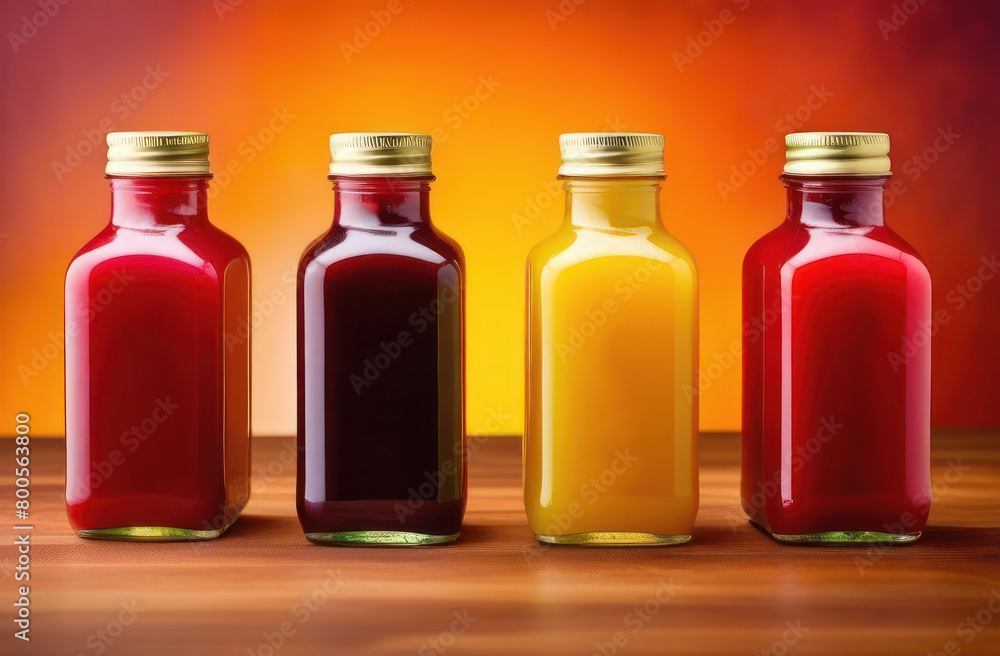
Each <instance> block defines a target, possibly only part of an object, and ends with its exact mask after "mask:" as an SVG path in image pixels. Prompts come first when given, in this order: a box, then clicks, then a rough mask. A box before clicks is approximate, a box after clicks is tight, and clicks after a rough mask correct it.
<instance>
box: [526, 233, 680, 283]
mask: <svg viewBox="0 0 1000 656" xmlns="http://www.w3.org/2000/svg"><path fill="white" fill-rule="evenodd" d="M621 257H636V258H643V259H649V260H655V261H660V262H664V263H670V264H671V265H672V266H674V267H681V268H686V269H689V270H690V271H691V272H692V273H694V272H695V271H696V268H697V267H696V265H695V260H694V256H693V255H692V254H691V251H690V250H689V249H688V248H687V247H686V246H684V244H682V243H681V242H680V241H679V240H678V239H677V238H676V237H674V236H673V235H671V234H670V233H669V232H667V231H666V230H663V229H653V230H651V231H649V232H646V233H625V232H619V231H606V230H595V229H591V228H575V229H574V228H565V227H564V228H561V229H560V230H558V231H557V232H555V233H554V234H552V235H550V236H549V237H547V238H545V239H543V240H542V241H541V242H539V243H538V244H537V245H536V246H535V247H534V248H532V249H531V251H530V253H529V255H528V263H529V266H530V267H531V268H532V269H534V270H539V271H540V270H541V269H544V268H549V269H553V268H558V269H565V268H568V267H570V266H573V265H575V264H579V263H582V262H586V261H590V260H598V259H605V258H621Z"/></svg>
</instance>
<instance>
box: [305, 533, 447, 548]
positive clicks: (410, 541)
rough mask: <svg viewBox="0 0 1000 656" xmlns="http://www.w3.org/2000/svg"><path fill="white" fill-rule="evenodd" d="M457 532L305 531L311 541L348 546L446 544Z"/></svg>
mask: <svg viewBox="0 0 1000 656" xmlns="http://www.w3.org/2000/svg"><path fill="white" fill-rule="evenodd" d="M459 535H460V534H459V533H452V534H451V535H429V534H427V533H410V532H408V531H340V532H337V533H306V539H308V540H309V541H311V542H316V543H320V544H331V545H337V544H340V545H349V546H355V547H359V546H376V547H377V546H389V547H392V546H401V547H407V546H409V547H421V546H428V545H433V544H446V543H448V542H454V541H455V540H457V539H458V536H459Z"/></svg>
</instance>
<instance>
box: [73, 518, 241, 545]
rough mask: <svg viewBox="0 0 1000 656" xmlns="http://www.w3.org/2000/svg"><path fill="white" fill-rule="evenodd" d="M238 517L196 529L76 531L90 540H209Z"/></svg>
mask: <svg viewBox="0 0 1000 656" xmlns="http://www.w3.org/2000/svg"><path fill="white" fill-rule="evenodd" d="M238 518H239V513H237V514H236V515H234V516H233V518H232V519H230V520H229V522H228V523H227V524H226V525H225V526H223V527H222V528H218V529H211V530H208V531H197V530H195V529H190V528H172V527H169V526H120V527H117V528H85V529H80V530H78V531H77V532H76V534H77V535H79V536H80V537H81V538H89V539H91V540H125V541H131V542H183V541H185V540H211V539H213V538H217V537H219V536H220V535H222V534H223V533H225V532H226V529H228V528H229V527H230V526H232V525H233V522H235V521H236V520H237V519H238Z"/></svg>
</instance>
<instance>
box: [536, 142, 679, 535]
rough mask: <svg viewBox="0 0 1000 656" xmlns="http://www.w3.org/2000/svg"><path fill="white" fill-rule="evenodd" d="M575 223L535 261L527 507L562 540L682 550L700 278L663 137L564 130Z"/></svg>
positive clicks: (565, 171)
mask: <svg viewBox="0 0 1000 656" xmlns="http://www.w3.org/2000/svg"><path fill="white" fill-rule="evenodd" d="M559 141H560V149H561V151H562V166H561V167H560V169H559V173H560V176H559V177H560V179H561V180H563V187H564V189H565V191H566V215H565V219H564V222H563V225H562V227H561V228H560V229H559V230H558V231H557V232H556V233H555V234H553V235H552V236H551V237H549V238H547V239H546V240H544V241H542V242H541V243H540V244H538V245H537V246H536V247H535V248H534V249H533V250H532V251H531V254H530V255H529V257H528V267H527V269H528V270H527V279H528V289H527V297H528V303H527V357H526V397H527V398H526V406H527V410H526V422H525V424H526V425H525V437H524V502H525V509H526V511H527V515H528V522H529V524H530V526H531V530H532V531H533V532H534V534H535V537H536V538H537V539H538V540H540V541H543V542H548V543H555V544H584V545H629V544H648V545H660V544H676V543H681V542H686V541H687V540H688V539H689V538H690V535H691V527H692V525H693V523H694V518H695V514H696V512H697V509H698V468H697V458H698V456H697V431H698V407H697V396H696V395H695V394H694V392H693V386H694V381H695V370H696V368H697V352H698V329H697V326H698V301H697V297H698V282H697V272H696V269H695V264H694V259H693V258H692V256H691V254H690V253H689V252H688V250H687V249H686V248H685V247H684V246H683V245H681V243H680V242H679V241H677V239H675V238H674V237H673V236H672V235H670V234H669V233H668V232H667V231H666V230H665V229H664V227H663V225H662V223H661V219H660V202H659V201H660V198H659V195H660V187H661V184H662V182H663V180H664V178H665V175H664V172H663V137H662V136H661V135H658V134H603V133H595V134H564V135H562V137H560V140H559Z"/></svg>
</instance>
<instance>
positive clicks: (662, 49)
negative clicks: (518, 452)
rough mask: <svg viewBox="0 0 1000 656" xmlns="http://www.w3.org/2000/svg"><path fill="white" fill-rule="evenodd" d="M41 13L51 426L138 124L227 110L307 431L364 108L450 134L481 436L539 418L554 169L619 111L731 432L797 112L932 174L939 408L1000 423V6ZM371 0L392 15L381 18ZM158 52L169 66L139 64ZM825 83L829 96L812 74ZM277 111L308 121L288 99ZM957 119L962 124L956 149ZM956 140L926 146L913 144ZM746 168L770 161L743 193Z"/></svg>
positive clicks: (7, 185) (25, 265)
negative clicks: (300, 372)
mask: <svg viewBox="0 0 1000 656" xmlns="http://www.w3.org/2000/svg"><path fill="white" fill-rule="evenodd" d="M577 1H578V2H579V1H580V0H577ZM53 4H54V2H53ZM894 5H895V8H894ZM901 5H906V6H907V8H909V9H911V10H912V9H913V8H914V7H919V8H918V9H917V10H916V11H915V13H913V15H912V16H910V15H909V14H907V13H906V12H905V11H904V9H903V8H902V6H901ZM390 9H394V10H396V13H392V12H391V11H390ZM40 11H41V9H39V4H38V2H37V0H23V1H21V0H18V1H7V2H4V3H3V6H2V9H0V26H2V28H3V31H4V32H5V33H6V34H7V36H6V38H5V43H4V45H3V47H4V48H6V52H4V54H3V55H2V58H3V67H2V73H0V74H2V94H3V102H2V108H3V109H2V111H3V116H2V126H0V130H2V136H3V139H2V142H0V143H2V145H3V150H2V153H3V157H2V158H0V173H2V174H0V184H2V189H0V199H2V206H0V210H2V212H0V234H2V241H0V294H2V308H3V320H2V328H0V330H2V334H0V363H2V379H0V380H2V392H3V393H2V395H0V417H3V418H4V419H3V420H2V421H4V422H7V425H8V426H12V422H13V415H14V414H15V413H16V412H22V411H23V412H29V413H31V415H32V417H33V420H34V422H33V431H34V432H35V433H36V434H39V435H41V434H43V433H48V434H61V433H62V430H63V378H62V375H63V374H62V353H61V350H60V348H59V343H60V342H61V338H60V336H59V333H60V331H62V329H63V328H62V321H63V318H62V305H61V299H62V285H63V276H64V273H65V269H66V266H67V264H68V263H69V261H70V259H71V258H72V257H73V255H74V253H75V252H76V251H77V249H78V248H80V247H81V246H82V245H83V244H84V243H85V242H86V241H87V240H88V239H89V238H90V237H91V236H92V235H94V234H95V233H97V232H98V231H99V230H100V229H101V227H102V226H103V225H104V224H105V223H106V222H107V220H108V211H109V192H108V188H107V183H106V181H105V180H104V179H103V170H104V164H105V154H106V148H105V146H104V144H103V133H104V132H106V131H107V130H108V129H111V126H112V125H113V129H115V130H154V129H155V130H162V129H178V130H198V131H206V132H209V133H211V138H212V142H211V147H212V164H213V170H215V171H216V172H217V173H218V172H220V171H223V170H226V167H227V166H228V167H231V168H230V170H231V171H236V173H235V174H232V175H228V176H222V175H218V176H217V179H216V185H215V186H216V192H215V193H216V195H215V197H214V198H213V200H212V202H211V205H210V214H211V216H212V218H213V221H214V222H215V223H216V224H218V225H219V226H221V227H222V228H223V229H224V230H226V231H227V232H229V233H230V234H232V235H234V236H235V237H237V238H238V239H239V240H240V241H241V242H242V243H243V244H244V245H245V246H246V247H247V249H248V250H249V251H250V254H251V258H252V260H253V295H254V298H255V299H256V300H257V301H258V303H263V302H264V301H265V299H272V298H277V299H280V300H278V301H277V302H273V301H272V304H273V307H271V308H268V307H267V306H266V304H265V305H258V309H260V310H261V321H260V323H259V326H258V327H257V329H256V331H255V333H254V343H253V358H254V360H253V402H254V418H253V419H254V422H253V423H254V430H255V432H256V433H258V434H269V433H283V434H287V433H292V432H294V430H295V412H294V408H295V331H294V328H295V326H294V324H295V313H294V297H293V294H292V292H293V289H292V288H291V287H290V286H289V285H288V284H287V280H288V275H287V274H288V272H291V271H293V270H294V267H295V266H296V263H297V262H298V259H299V256H300V255H301V253H302V251H303V249H304V248H305V246H306V245H307V244H308V243H309V242H310V241H311V240H312V239H313V238H314V237H316V236H317V235H319V234H320V233H322V232H323V231H325V230H326V229H327V227H328V225H329V223H330V220H331V215H332V194H331V191H330V185H329V183H328V181H327V180H326V165H327V162H328V158H329V153H328V150H327V139H328V136H329V135H330V133H332V132H354V131H413V132H426V133H431V134H434V136H435V137H436V145H435V149H434V169H435V173H436V174H437V176H438V182H437V183H435V186H434V192H433V195H432V198H433V206H432V211H433V215H434V218H435V221H436V223H437V224H438V225H439V226H440V227H441V228H442V229H443V230H444V231H445V232H446V233H448V234H449V235H451V236H453V237H454V238H455V239H456V240H457V241H458V242H459V243H460V244H461V245H462V247H463V248H464V250H465V253H466V257H467V261H468V284H469V297H468V299H469V300H468V389H469V392H468V427H469V431H470V433H519V432H520V431H521V422H522V417H523V352H522V348H523V337H522V332H523V321H524V318H523V302H524V301H523V293H524V292H523V289H524V283H523V275H524V261H525V256H526V254H527V252H528V249H529V248H530V247H531V246H532V245H533V244H534V243H536V242H538V241H539V240H541V239H542V238H543V237H545V236H546V235H548V234H549V233H551V232H552V231H553V230H554V229H555V228H556V227H557V225H558V224H559V223H560V221H561V218H562V197H561V192H560V193H557V194H556V196H555V197H554V198H553V197H552V196H551V195H550V192H548V191H547V188H551V181H552V180H553V179H554V177H555V174H556V169H557V168H558V164H559V151H558V145H557V138H558V136H559V134H560V133H562V132H572V131H606V130H614V129H618V130H625V131H650V132H660V133H663V134H664V135H665V136H666V143H667V149H666V162H667V172H668V176H669V178H668V180H667V182H666V185H665V187H664V221H665V223H666V226H667V228H668V229H669V230H671V231H672V232H673V233H674V234H675V235H677V237H678V238H679V239H680V240H681V241H683V242H684V243H685V244H686V245H687V246H688V247H689V248H690V249H691V251H692V252H693V253H694V256H695V258H696V259H697V262H698V265H699V268H700V272H701V277H702V288H701V307H702V315H701V316H702V320H701V354H700V356H701V362H702V368H703V370H706V371H708V367H709V365H711V364H712V363H715V362H717V361H718V362H719V366H718V367H716V368H715V369H713V370H712V371H713V373H718V374H719V375H718V376H715V377H714V378H713V380H712V381H711V384H710V385H708V386H707V387H706V389H705V390H704V393H703V395H702V403H701V422H702V428H703V429H707V430H737V429H739V425H740V420H739V416H740V374H739V371H740V366H739V362H738V361H737V362H736V363H735V364H733V365H729V364H728V363H727V362H726V360H727V358H726V357H724V356H718V357H717V356H716V354H722V353H725V352H727V351H728V350H729V349H730V346H731V345H732V344H734V343H736V342H737V341H738V340H739V335H740V321H741V319H740V266H741V262H742V258H743V254H744V253H745V252H746V249H747V248H748V247H749V245H750V244H751V243H752V242H753V241H754V240H756V239H757V238H758V237H760V236H761V235H762V234H764V233H765V232H766V231H767V230H769V229H771V228H772V227H773V226H775V225H776V224H778V223H779V222H780V221H781V220H782V218H783V216H784V189H783V187H782V185H781V184H780V182H779V181H778V180H777V176H778V174H779V173H780V170H781V166H782V163H783V156H782V154H781V153H780V152H779V153H767V152H766V151H762V152H756V153H754V152H753V151H757V150H758V149H761V148H762V147H763V146H764V145H765V144H767V143H768V140H780V139H781V138H782V136H783V133H784V132H785V131H787V130H864V131H885V132H888V133H889V134H890V135H891V138H892V153H891V157H892V161H893V165H894V166H893V168H894V171H895V172H896V174H897V177H898V178H899V179H901V180H902V181H903V182H904V183H905V187H906V191H905V193H903V194H900V195H899V196H898V197H897V198H895V199H894V202H893V204H892V206H891V208H890V209H889V211H888V218H889V222H890V224H891V225H892V226H893V227H894V228H895V229H896V230H897V231H898V232H900V233H901V234H902V235H903V236H904V237H905V238H906V239H907V240H908V241H910V242H911V243H912V244H913V245H914V246H915V247H916V248H917V250H918V251H919V252H920V253H922V254H923V256H924V257H925V259H926V261H927V263H928V265H929V267H930V270H931V273H932V277H933V281H934V307H935V308H936V309H943V310H945V311H946V313H947V317H948V321H947V323H943V324H942V325H940V327H939V330H938V331H937V334H936V335H935V338H934V340H935V341H934V361H933V367H934V387H933V399H934V401H933V421H934V424H935V425H936V426H942V427H959V426H987V425H998V424H1000V403H997V393H998V390H1000V388H998V383H997V374H996V370H997V365H998V362H1000V357H998V356H1000V344H998V337H1000V280H983V279H976V280H978V281H979V282H978V283H977V282H976V281H975V280H974V281H973V283H972V287H971V288H970V289H973V288H975V289H976V290H978V291H976V292H975V293H971V292H970V293H967V294H966V296H968V297H969V298H962V301H963V302H962V303H961V304H960V303H959V302H958V299H959V298H960V297H961V294H962V292H961V291H960V287H959V286H960V285H968V284H969V280H970V278H974V277H975V276H977V275H978V271H979V268H980V264H981V262H980V260H981V258H983V257H985V258H986V259H987V260H990V258H993V257H994V256H996V255H997V253H998V250H1000V220H998V217H997V216H996V214H997V210H996V203H995V202H994V199H995V194H993V193H992V191H990V190H991V188H992V187H993V186H994V185H995V184H996V180H997V178H998V173H1000V170H998V168H1000V166H998V163H997V162H998V153H1000V143H998V139H997V133H996V130H995V124H996V121H997V117H998V116H1000V102H998V94H997V87H998V73H1000V47H998V39H997V37H996V34H997V30H998V28H1000V6H998V5H997V3H993V2H987V1H983V2H978V3H976V2H965V3H956V2H946V1H945V0H927V2H926V3H925V4H923V5H922V6H920V5H919V3H918V2H916V1H915V0H910V2H895V3H894V2H890V1H872V2H861V1H855V2H836V3H833V2H820V1H815V2H803V1H800V2H795V3H790V2H777V1H776V0H775V1H769V2H765V1H762V0H749V2H748V1H746V0H737V1H730V0H724V1H717V2H695V1H689V2H622V1H616V2H612V1H604V2H602V1H600V0H589V1H587V2H583V3H582V4H580V5H579V6H577V5H576V4H574V3H573V2H570V1H569V0H564V1H563V2H561V3H560V2H559V0H549V1H542V2H500V3H470V2H433V1H431V0H419V1H417V0H398V2H389V0H365V1H363V2H350V3H348V2H336V3H335V2H280V3H279V2H261V1H254V0H242V2H237V0H216V1H215V2H213V1H212V0H198V1H189V2H177V1H174V2H165V1H146V2H124V1H120V2H109V1H105V2H97V1H95V2H70V3H68V4H66V5H64V6H62V5H60V6H59V11H58V13H56V14H55V15H54V16H52V17H51V18H48V19H47V20H46V21H44V22H45V24H44V25H43V26H42V27H40V28H39V29H37V30H35V31H34V32H33V31H32V30H31V29H30V28H26V27H25V23H24V21H25V20H28V21H29V24H30V21H31V20H32V16H33V15H34V14H37V13H38V12H40ZM724 11H726V12H730V13H726V14H723V13H722V12H724ZM372 12H375V13H374V14H373V13H372ZM387 16H388V17H389V18H388V20H387ZM376 17H380V18H381V19H382V21H383V23H385V24H384V25H379V24H378V23H377V22H375V21H376ZM36 21H37V22H39V23H40V22H43V21H42V19H41V18H37V17H36ZM706 21H707V23H706ZM880 21H882V22H881V23H880ZM893 21H895V22H893ZM887 26H891V27H892V28H896V27H898V29H890V27H887ZM366 27H367V29H368V31H369V33H370V34H372V35H373V36H369V37H368V40H367V42H366V41H365V40H364V39H360V38H359V39H358V41H357V42H354V40H355V38H356V36H357V33H358V31H359V30H360V31H364V30H365V29H366ZM713 32H715V33H714V34H713ZM12 34H14V35H20V37H17V36H15V37H12V36H11V35H12ZM26 35H30V36H26ZM689 39H690V40H689ZM699 41H700V42H701V44H702V45H700V46H699V45H697V43H698V42H699ZM692 43H694V44H695V45H692ZM343 44H349V45H351V46H352V47H354V48H357V51H356V52H348V53H347V54H345V48H344V45H343ZM15 48H16V50H17V51H16V52H15ZM699 49H700V52H699ZM685 51H687V54H686V55H685V56H687V57H689V58H690V61H687V62H683V61H682V62H681V66H680V67H679V66H678V58H677V56H676V55H675V53H678V52H679V53H682V54H684V53H685ZM147 67H150V68H152V69H153V70H156V69H157V68H158V69H159V71H160V76H161V77H160V79H158V80H157V79H154V78H153V77H146V80H145V82H146V84H147V86H149V87H151V88H150V89H141V90H136V86H137V85H142V84H143V82H144V77H145V76H147V75H149V74H148V73H147ZM164 74H165V75H164ZM483 80H486V81H488V82H489V84H488V86H481V85H483V82H482V81H483ZM814 89H821V90H822V91H823V92H824V94H825V95H827V96H828V97H826V98H825V99H824V100H823V101H822V102H820V101H819V100H818V97H816V96H814V97H813V98H812V100H810V97H811V96H812V95H813V94H814ZM477 90H478V93H479V97H478V98H476V96H475V94H476V93H477ZM122 94H125V95H126V97H129V96H131V98H130V100H129V101H130V102H131V104H132V105H134V107H130V106H129V105H128V104H126V102H125V101H124V100H122V99H121V96H122ZM831 94H832V95H831ZM809 102H812V104H813V107H812V108H808V103H809ZM456 104H458V106H459V107H461V108H462V109H461V110H460V111H459V110H457V109H456V108H455V106H456ZM463 105H464V107H463ZM275 112H277V113H279V114H281V113H285V114H286V118H285V119H283V120H277V119H276V120H275V121H274V122H273V123H272V117H273V116H275ZM796 112H798V113H799V118H798V119H795V122H794V125H792V124H791V122H789V121H788V120H787V119H786V118H784V117H786V115H787V114H789V113H791V114H793V115H794V114H795V113H796ZM278 128H280V129H278ZM939 129H941V130H944V131H947V130H949V129H951V131H952V132H953V133H955V134H957V135H959V137H958V138H957V139H956V140H955V141H954V143H952V144H948V145H947V146H946V147H943V148H939V149H938V150H933V149H934V146H935V139H936V138H937V137H938V131H939ZM95 131H96V132H97V133H98V134H97V137H96V138H97V139H101V140H102V142H101V143H99V144H98V145H96V146H91V147H88V146H87V145H86V144H89V141H87V137H86V136H85V134H86V133H90V134H93V133H95ZM251 139H255V140H257V141H256V144H257V145H254V142H252V141H250V140H251ZM81 141H83V142H84V144H81ZM265 141H266V143H265ZM943 144H944V142H943V141H941V140H938V145H939V146H941V145H943ZM929 148H930V149H932V150H931V151H929V153H928V154H927V156H926V159H928V160H929V159H933V160H934V162H933V163H930V164H929V165H928V166H926V170H922V169H920V168H918V167H916V164H915V163H911V165H910V167H908V168H904V167H905V166H906V163H907V162H908V161H910V160H912V159H913V158H914V157H923V155H922V153H925V151H927V149H929ZM748 151H751V152H748ZM74 152H75V153H76V154H77V155H79V161H77V160H76V159H74V158H72V157H71V156H70V154H71V153H74ZM753 154H756V156H757V159H758V160H759V161H760V163H759V164H757V163H754V162H753V159H752V156H753ZM68 159H69V161H67V160H68ZM54 163H62V164H65V165H67V166H69V167H70V169H71V170H69V171H66V170H60V171H59V172H57V171H56V170H55V169H54ZM734 166H735V167H740V166H745V168H746V169H747V171H749V172H750V175H748V176H746V179H745V181H744V182H742V184H740V185H739V186H738V188H736V189H735V190H734V191H731V192H730V193H728V194H727V195H726V197H725V198H723V193H722V192H720V190H719V182H720V181H722V182H727V183H730V184H732V183H733V182H734V181H733V180H731V176H732V175H733V170H732V167H734ZM56 168H58V167H56ZM753 169H756V171H754V170H753ZM917 172H919V177H917V175H916V173H917ZM736 182H739V180H738V179H737V180H736ZM734 186H735V185H734ZM536 205H537V211H536V209H535V207H536ZM522 219H524V220H523V221H522ZM980 283H981V284H980ZM956 294H957V295H958V296H956ZM900 348H902V345H901V346H900ZM864 384H865V382H864V381H859V385H864Z"/></svg>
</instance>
